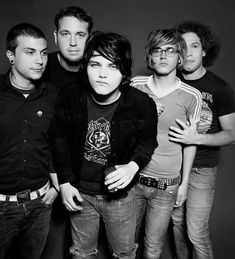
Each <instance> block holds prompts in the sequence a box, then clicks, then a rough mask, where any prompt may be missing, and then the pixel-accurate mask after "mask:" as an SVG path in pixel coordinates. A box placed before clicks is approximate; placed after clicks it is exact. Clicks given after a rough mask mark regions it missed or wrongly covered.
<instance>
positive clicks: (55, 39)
mask: <svg viewBox="0 0 235 259" xmlns="http://www.w3.org/2000/svg"><path fill="white" fill-rule="evenodd" d="M53 34H54V41H55V45H57V34H58V32H57V30H54V33H53Z"/></svg>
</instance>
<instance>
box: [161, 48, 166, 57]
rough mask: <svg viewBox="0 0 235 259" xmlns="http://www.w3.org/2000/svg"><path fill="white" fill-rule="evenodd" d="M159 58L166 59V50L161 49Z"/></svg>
mask: <svg viewBox="0 0 235 259" xmlns="http://www.w3.org/2000/svg"><path fill="white" fill-rule="evenodd" d="M160 58H166V50H163V49H162V51H161V55H160Z"/></svg>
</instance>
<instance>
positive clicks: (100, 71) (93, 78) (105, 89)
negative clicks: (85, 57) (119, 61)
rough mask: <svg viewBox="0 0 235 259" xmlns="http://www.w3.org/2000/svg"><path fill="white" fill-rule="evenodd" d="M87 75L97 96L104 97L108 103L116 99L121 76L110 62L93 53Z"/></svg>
mask: <svg viewBox="0 0 235 259" xmlns="http://www.w3.org/2000/svg"><path fill="white" fill-rule="evenodd" d="M87 75H88V80H89V82H90V84H91V87H92V88H93V90H94V91H95V93H96V94H97V95H100V96H106V97H107V98H108V99H109V101H112V100H115V99H116V97H117V96H118V93H119V86H120V83H121V81H122V78H123V76H122V74H121V72H120V70H119V69H118V67H117V66H116V65H115V64H114V63H113V62H112V61H110V60H108V59H106V58H104V57H103V56H101V55H100V54H99V53H98V52H96V51H94V53H93V56H92V57H91V59H90V61H89V63H88V66H87ZM106 101H107V100H106Z"/></svg>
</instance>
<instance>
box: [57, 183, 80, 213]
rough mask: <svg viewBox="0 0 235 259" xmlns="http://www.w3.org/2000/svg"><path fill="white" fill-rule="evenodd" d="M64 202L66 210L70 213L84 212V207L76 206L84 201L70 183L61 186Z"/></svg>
mask: <svg viewBox="0 0 235 259" xmlns="http://www.w3.org/2000/svg"><path fill="white" fill-rule="evenodd" d="M60 191H61V198H62V202H63V204H64V205H65V207H66V209H67V210H69V211H78V210H82V206H80V205H78V204H76V200H77V203H79V202H83V199H82V197H81V195H80V193H79V191H78V189H77V188H75V187H73V186H72V185H71V184H70V183H64V184H61V185H60Z"/></svg>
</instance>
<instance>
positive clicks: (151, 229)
mask: <svg viewBox="0 0 235 259" xmlns="http://www.w3.org/2000/svg"><path fill="white" fill-rule="evenodd" d="M185 51H186V44H185V41H184V40H183V38H182V37H181V35H180V34H179V33H177V32H176V31H174V30H154V31H152V32H151V33H150V34H149V37H148V39H147V44H146V49H145V57H146V66H147V68H148V69H150V70H151V71H152V73H153V74H152V75H151V76H137V77H135V78H133V80H132V86H133V87H136V88H137V89H140V90H141V91H143V92H146V93H148V94H149V96H150V97H152V98H153V100H154V101H155V103H156V105H157V108H158V116H159V118H158V135H157V141H158V143H159V145H158V147H157V148H156V149H155V152H154V154H153V156H152V160H151V161H150V163H149V164H148V165H147V166H146V167H145V168H144V169H143V170H142V171H141V173H140V177H139V182H138V184H137V188H136V198H137V235H138V234H139V232H140V230H141V222H142V219H143V216H144V213H145V212H146V217H145V237H144V246H145V248H144V258H146V259H147V258H148V259H149V258H154V259H156V258H160V255H161V253H162V249H163V245H164V240H165V236H166V233H167V228H168V224H169V220H170V218H171V214H172V211H173V208H174V206H175V205H177V206H180V205H181V204H182V203H183V202H184V201H185V199H186V196H187V189H188V180H189V173H190V170H191V167H192V164H193V159H194V156H195V153H196V147H195V146H182V145H181V144H178V143H174V142H171V141H169V136H168V132H169V127H170V126H171V125H174V126H175V127H179V126H178V125H177V123H176V121H175V120H176V118H180V119H181V120H182V121H184V122H186V121H187V120H188V119H189V118H190V116H192V117H193V118H195V119H198V118H199V116H200V109H201V94H200V92H199V91H198V90H196V89H195V88H193V87H191V86H189V85H187V84H184V83H183V82H181V81H180V79H178V78H177V77H176V70H177V68H178V67H180V66H182V64H183V61H184V55H185V54H184V53H185ZM181 166H183V167H182V180H181V175H180V171H181ZM143 225H144V224H143ZM141 258H143V256H141Z"/></svg>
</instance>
